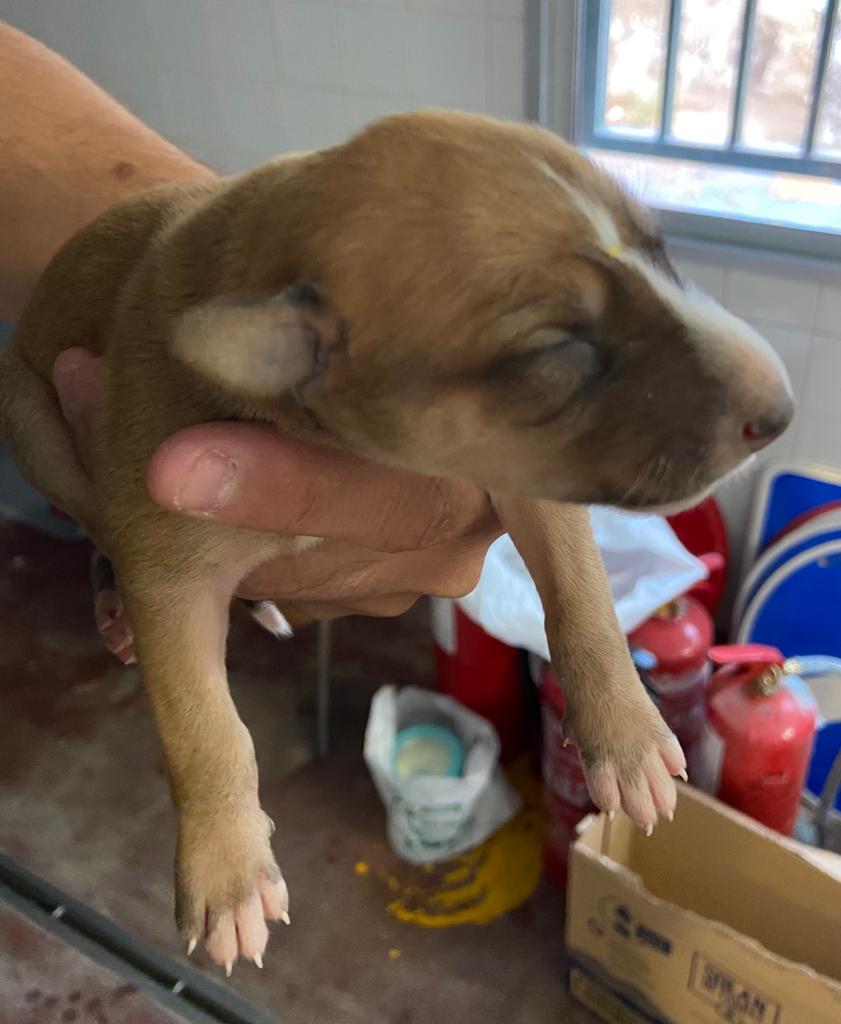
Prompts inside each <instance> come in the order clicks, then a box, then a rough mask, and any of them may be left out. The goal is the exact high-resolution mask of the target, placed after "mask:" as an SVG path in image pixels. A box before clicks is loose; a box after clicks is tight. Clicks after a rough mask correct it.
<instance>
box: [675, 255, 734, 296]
mask: <svg viewBox="0 0 841 1024" xmlns="http://www.w3.org/2000/svg"><path fill="white" fill-rule="evenodd" d="M679 270H680V272H681V274H683V276H684V277H686V278H688V279H689V280H690V281H694V282H695V284H696V285H697V286H698V287H699V288H700V289H701V291H702V292H706V293H707V295H711V296H712V297H713V298H714V299H716V300H717V301H718V302H722V303H723V302H724V280H725V272H724V269H723V268H722V267H717V266H715V265H714V264H712V263H699V262H695V261H690V260H681V261H680V265H679Z"/></svg>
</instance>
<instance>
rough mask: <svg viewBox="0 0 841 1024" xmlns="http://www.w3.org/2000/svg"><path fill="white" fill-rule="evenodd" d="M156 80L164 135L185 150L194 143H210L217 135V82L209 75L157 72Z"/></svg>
mask: <svg viewBox="0 0 841 1024" xmlns="http://www.w3.org/2000/svg"><path fill="white" fill-rule="evenodd" d="M158 80H159V82H160V89H161V103H162V117H163V125H164V133H165V134H166V135H168V136H169V137H170V138H171V139H172V140H173V142H176V143H178V144H179V145H182V146H186V147H187V148H188V149H189V148H190V143H192V142H193V141H195V140H204V139H212V138H216V137H217V136H219V135H220V131H221V129H220V120H221V111H220V109H219V103H218V97H217V82H216V80H215V79H214V78H213V76H212V75H200V74H196V73H194V72H191V71H161V72H159V74H158Z"/></svg>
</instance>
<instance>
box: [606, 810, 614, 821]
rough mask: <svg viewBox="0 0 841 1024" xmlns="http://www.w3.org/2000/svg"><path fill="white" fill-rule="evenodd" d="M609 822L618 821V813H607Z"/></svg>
mask: <svg viewBox="0 0 841 1024" xmlns="http://www.w3.org/2000/svg"><path fill="white" fill-rule="evenodd" d="M607 820H608V821H615V820H616V811H608V812H607Z"/></svg>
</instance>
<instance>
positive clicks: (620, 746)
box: [573, 695, 686, 835]
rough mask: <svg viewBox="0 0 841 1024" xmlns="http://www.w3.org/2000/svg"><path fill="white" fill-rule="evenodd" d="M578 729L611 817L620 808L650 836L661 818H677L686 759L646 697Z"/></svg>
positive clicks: (596, 795)
mask: <svg viewBox="0 0 841 1024" xmlns="http://www.w3.org/2000/svg"><path fill="white" fill-rule="evenodd" d="M573 731H574V733H575V736H574V738H575V739H576V742H577V743H578V749H579V752H580V754H581V762H582V765H583V768H584V774H585V777H586V779H587V787H588V789H589V790H590V796H591V797H592V798H593V802H594V803H595V804H596V806H597V807H600V808H601V809H602V810H603V811H607V812H608V813H611V814H612V813H613V812H615V811H617V810H618V809H619V808H620V807H621V808H622V810H624V811H625V813H626V814H627V815H628V817H629V818H631V819H632V820H633V821H634V822H635V823H636V824H637V825H639V827H640V828H641V829H643V831H644V832H645V833H646V834H647V835H651V833H652V832H653V830H654V826H655V825H656V824H657V820H658V817H659V815H663V817H665V818H667V819H668V820H669V821H671V820H672V817H673V816H674V811H675V804H676V802H677V790H676V788H675V783H674V779H673V778H672V776H673V775H678V776H681V777H682V778H684V779H685V778H686V758H685V757H684V755H683V751H682V750H681V748H680V744H679V743H678V741H677V740H676V739H675V737H674V735H673V733H672V732H671V730H670V729H669V727H668V726H667V725H666V723H665V722H664V721H663V719H662V717H661V716H660V713H659V711H658V710H657V709H656V708H655V707H654V705H653V704H652V703H651V701H650V700H648V698H647V697H645V696H644V695H642V696H641V698H640V699H639V701H634V702H632V703H631V704H630V706H626V707H625V708H624V709H622V711H621V713H617V709H611V713H610V714H605V715H604V717H603V718H602V717H599V718H596V719H594V720H593V721H590V722H589V723H588V725H587V727H586V729H573Z"/></svg>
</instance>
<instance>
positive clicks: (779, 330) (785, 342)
mask: <svg viewBox="0 0 841 1024" xmlns="http://www.w3.org/2000/svg"><path fill="white" fill-rule="evenodd" d="M753 326H754V328H755V329H756V330H757V331H758V332H759V333H760V334H761V335H762V337H763V338H765V340H766V341H767V342H768V344H769V345H770V346H771V347H772V348H773V349H774V351H775V352H776V353H777V355H779V357H780V358H781V359H782V361H783V363H785V368H786V370H788V375H789V379H790V380H791V386H792V389H793V390H794V394H795V395H796V396H797V400H798V402H802V401H803V399H804V397H805V389H806V371H807V366H808V363H809V349H810V345H811V341H812V336H811V335H810V334H807V333H806V332H805V331H796V330H794V329H793V328H791V327H775V326H772V325H771V324H762V323H755V324H754V325H753Z"/></svg>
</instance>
